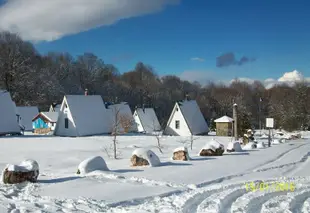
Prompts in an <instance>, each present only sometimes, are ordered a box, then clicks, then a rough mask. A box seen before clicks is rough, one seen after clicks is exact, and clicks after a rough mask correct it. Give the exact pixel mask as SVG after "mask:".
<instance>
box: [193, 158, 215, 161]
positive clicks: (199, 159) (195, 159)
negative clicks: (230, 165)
mask: <svg viewBox="0 0 310 213" xmlns="http://www.w3.org/2000/svg"><path fill="white" fill-rule="evenodd" d="M215 159H216V158H213V157H197V158H191V160H190V161H205V160H215Z"/></svg>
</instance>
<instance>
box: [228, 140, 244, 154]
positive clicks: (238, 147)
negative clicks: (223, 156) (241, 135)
mask: <svg viewBox="0 0 310 213" xmlns="http://www.w3.org/2000/svg"><path fill="white" fill-rule="evenodd" d="M226 149H227V150H234V152H242V151H243V150H242V148H241V145H240V142H239V141H233V142H229V143H228V145H227V148H226Z"/></svg>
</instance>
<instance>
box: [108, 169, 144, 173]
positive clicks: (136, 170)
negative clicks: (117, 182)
mask: <svg viewBox="0 0 310 213" xmlns="http://www.w3.org/2000/svg"><path fill="white" fill-rule="evenodd" d="M142 171H143V170H140V169H116V170H111V172H115V173H127V172H142Z"/></svg>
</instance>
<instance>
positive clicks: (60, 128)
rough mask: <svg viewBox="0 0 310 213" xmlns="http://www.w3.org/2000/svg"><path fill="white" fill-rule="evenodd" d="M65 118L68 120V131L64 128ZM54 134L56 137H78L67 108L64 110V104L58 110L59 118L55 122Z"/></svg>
mask: <svg viewBox="0 0 310 213" xmlns="http://www.w3.org/2000/svg"><path fill="white" fill-rule="evenodd" d="M65 118H68V120H69V126H68V129H66V128H65ZM54 134H55V135H58V136H71V137H75V136H78V135H77V130H76V126H75V123H74V120H73V117H72V114H71V111H70V109H69V107H68V108H67V110H65V105H64V104H63V105H62V106H61V108H60V111H59V117H58V120H57V124H56V128H55V132H54Z"/></svg>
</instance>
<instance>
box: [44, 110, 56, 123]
mask: <svg viewBox="0 0 310 213" xmlns="http://www.w3.org/2000/svg"><path fill="white" fill-rule="evenodd" d="M41 114H42V115H43V116H44V117H45V118H46V119H48V120H49V121H50V122H52V123H56V122H57V119H58V115H59V113H58V112H41Z"/></svg>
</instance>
